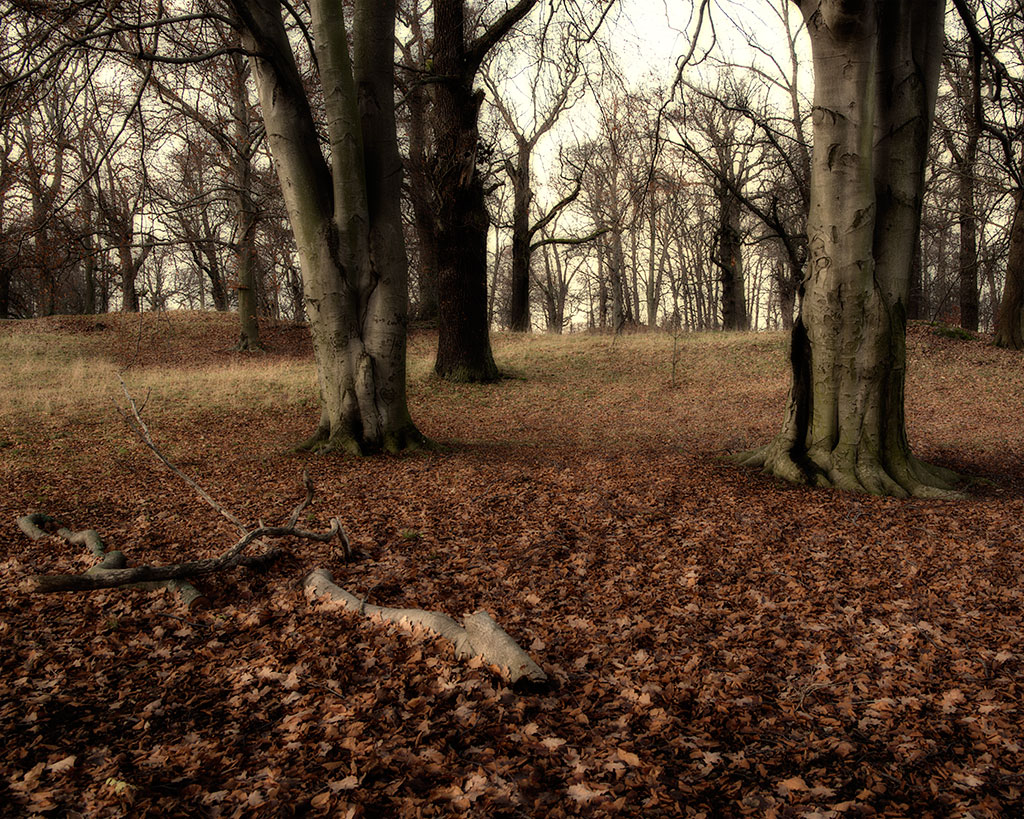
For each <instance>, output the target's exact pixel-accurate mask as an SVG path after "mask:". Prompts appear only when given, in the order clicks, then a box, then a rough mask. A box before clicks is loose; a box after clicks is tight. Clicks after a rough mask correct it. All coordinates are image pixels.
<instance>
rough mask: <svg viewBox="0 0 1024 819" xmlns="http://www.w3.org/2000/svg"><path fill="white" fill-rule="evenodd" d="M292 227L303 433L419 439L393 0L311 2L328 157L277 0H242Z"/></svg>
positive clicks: (380, 445)
mask: <svg viewBox="0 0 1024 819" xmlns="http://www.w3.org/2000/svg"><path fill="white" fill-rule="evenodd" d="M234 6H235V11H236V13H237V14H238V15H239V17H240V19H241V20H242V21H243V25H244V34H243V39H244V41H245V45H246V47H247V49H248V50H250V51H251V52H252V53H253V54H254V56H253V57H252V58H251V59H252V65H253V75H254V77H255V80H256V86H257V89H258V92H259V97H260V106H261V108H262V111H263V118H264V121H265V123H266V131H267V136H268V140H269V143H270V148H271V151H272V153H273V156H274V160H275V163H274V164H275V167H276V169H277V173H278V178H279V180H280V183H281V189H282V192H283V194H284V200H285V205H286V208H287V210H288V217H289V221H290V222H291V225H292V230H293V232H294V234H295V242H296V245H297V248H298V253H299V260H300V263H301V268H302V279H303V290H304V296H305V306H306V315H307V316H308V318H309V322H310V329H311V333H312V337H313V350H314V354H315V357H316V363H317V377H318V381H319V387H320V406H321V415H320V422H319V424H318V426H317V429H316V432H315V433H314V434H313V436H312V437H311V438H310V439H309V440H308V441H306V442H305V443H304V444H303V445H302V446H303V447H304V448H308V449H316V450H318V451H332V450H341V451H345V452H350V453H353V454H362V453H366V452H375V451H381V450H384V451H388V452H398V451H401V450H404V449H410V448H417V447H420V446H422V445H423V444H424V443H425V441H424V439H423V436H422V435H420V433H419V431H418V430H417V429H416V427H415V425H414V424H413V422H412V419H411V417H410V415H409V410H408V404H407V401H406V374H405V350H406V329H407V323H408V306H407V299H408V283H407V277H408V271H407V262H406V256H405V240H404V237H403V233H402V223H401V213H400V210H399V208H400V190H401V179H402V166H401V161H400V159H399V155H398V142H397V137H396V132H395V111H394V23H395V5H394V2H393V0H385V1H384V2H377V0H359V2H357V3H356V4H355V11H354V15H353V31H352V43H353V47H352V54H351V55H350V53H349V47H348V37H347V33H346V30H345V19H344V11H343V8H342V6H341V5H340V4H335V3H331V2H328V1H327V0H317V2H314V3H312V4H311V10H312V18H313V39H314V42H315V44H316V57H317V62H318V64H319V69H320V71H319V74H320V81H321V84H322V87H323V95H324V103H325V108H326V113H327V137H328V141H329V144H330V162H329V163H328V162H327V161H326V160H325V159H324V155H323V154H322V153H321V149H320V144H319V138H318V135H317V128H316V125H315V123H314V120H313V116H312V113H311V110H310V106H309V100H308V98H307V96H306V92H305V89H304V88H303V83H302V78H301V76H300V74H299V71H298V69H297V67H296V63H295V58H294V55H293V53H292V50H291V44H290V42H289V39H288V35H287V33H286V31H285V27H284V23H283V21H282V16H281V5H280V3H279V2H276V0H258V2H252V3H243V2H241V1H240V0H238V1H237V2H235V3H234Z"/></svg>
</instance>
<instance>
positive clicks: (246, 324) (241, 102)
mask: <svg viewBox="0 0 1024 819" xmlns="http://www.w3.org/2000/svg"><path fill="white" fill-rule="evenodd" d="M244 60H245V58H244V57H243V56H242V55H241V54H232V55H231V65H232V69H233V71H232V77H231V81H232V83H233V85H234V87H233V88H232V89H231V93H232V99H231V109H232V110H231V115H232V118H233V119H234V130H235V146H234V147H235V150H234V156H233V165H234V174H235V180H234V182H235V189H236V196H237V202H236V207H237V210H238V214H237V219H238V222H237V228H236V230H237V232H236V236H235V254H236V257H235V264H236V268H235V271H236V273H237V275H238V323H239V331H238V345H237V348H238V349H239V350H258V349H260V347H262V346H263V345H262V344H261V342H260V324H259V318H258V315H257V314H258V311H259V304H258V299H257V276H256V227H257V217H258V214H257V209H256V202H255V198H254V197H253V188H252V184H253V183H252V154H253V150H254V142H255V140H254V138H253V133H252V122H251V121H250V113H249V92H248V90H247V88H246V83H247V80H248V79H249V69H248V67H247V66H246V64H245V61H244ZM215 300H216V297H215Z"/></svg>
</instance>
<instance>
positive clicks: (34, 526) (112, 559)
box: [18, 513, 206, 611]
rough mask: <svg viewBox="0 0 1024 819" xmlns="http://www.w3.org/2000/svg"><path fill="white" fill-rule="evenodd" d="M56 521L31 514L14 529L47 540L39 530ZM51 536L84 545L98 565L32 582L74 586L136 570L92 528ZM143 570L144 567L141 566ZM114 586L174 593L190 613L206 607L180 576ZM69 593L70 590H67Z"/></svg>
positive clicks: (60, 529) (61, 529) (61, 530)
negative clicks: (64, 583)
mask: <svg viewBox="0 0 1024 819" xmlns="http://www.w3.org/2000/svg"><path fill="white" fill-rule="evenodd" d="M56 523H57V521H56V520H55V519H54V518H51V517H50V516H49V515H43V514H40V513H35V514H32V515H24V516H22V517H20V518H18V528H19V529H21V531H23V532H24V533H25V534H26V535H28V536H29V537H30V538H32V540H39V539H41V538H44V537H48V534H49V533H48V532H47V531H46V530H45V529H44V528H43V527H44V526H52V525H55V524H56ZM55 536H56V537H59V538H62V539H63V540H65V541H67V542H68V543H70V544H72V545H75V546H85V548H86V549H88V550H89V552H90V553H91V554H92V555H93V557H96V558H98V559H99V560H100V562H99V563H98V564H96V565H95V566H93V567H92V568H91V569H89V570H88V571H86V573H85V574H61V575H41V576H37V577H34V578H32V579H33V580H35V581H40V580H44V581H46V580H53V579H54V578H62V579H63V580H64V581H66V582H69V583H71V584H74V583H81V582H85V583H96V582H97V581H100V582H102V581H103V580H104V579H106V578H110V577H111V576H112V575H116V574H117V573H119V572H120V573H124V572H128V573H137V572H139V571H140V570H139V569H137V568H136V569H126V568H125V566H126V564H127V560H126V559H125V556H124V553H123V552H120V551H118V550H116V549H112V550H111V551H109V552H108V551H106V547H105V546H104V545H103V540H102V538H100V536H99V533H98V532H97V531H96V530H95V529H82V530H81V531H78V532H72V531H71V530H70V529H68V528H67V527H64V526H59V527H58V528H57V531H56V532H55ZM143 568H145V567H143ZM116 585H131V586H133V587H134V588H144V589H160V588H167V589H170V590H171V591H173V592H176V593H177V594H178V596H179V597H181V600H182V602H183V603H184V604H185V607H186V608H187V609H188V610H189V611H192V610H194V609H197V608H201V607H203V606H205V604H206V598H205V597H204V596H203V594H202V592H200V591H199V590H198V589H197V588H196V587H195V586H193V585H192V584H191V583H188V582H185V581H184V579H183V577H173V578H140V579H139V580H138V581H133V582H130V583H118V584H116ZM90 587H91V588H109V586H90ZM48 590H51V591H63V589H57V588H54V589H44V588H40V587H39V584H38V582H37V585H36V588H35V589H33V591H48ZM68 590H70V589H68Z"/></svg>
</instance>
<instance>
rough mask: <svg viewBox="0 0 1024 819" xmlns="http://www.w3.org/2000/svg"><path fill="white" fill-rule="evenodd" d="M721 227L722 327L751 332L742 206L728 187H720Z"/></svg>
mask: <svg viewBox="0 0 1024 819" xmlns="http://www.w3.org/2000/svg"><path fill="white" fill-rule="evenodd" d="M717 193H718V202H719V224H718V258H717V259H716V263H717V265H718V269H719V272H720V274H721V275H720V277H719V278H720V281H721V284H722V328H723V329H725V330H748V329H749V328H750V323H749V320H748V318H747V305H746V299H745V296H744V292H743V244H742V241H741V238H740V226H739V221H740V203H739V200H737V199H736V197H735V196H733V195H732V192H731V191H730V190H729V188H728V187H727V186H725V185H719V186H718V190H717Z"/></svg>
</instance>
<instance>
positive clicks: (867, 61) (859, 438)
mask: <svg viewBox="0 0 1024 819" xmlns="http://www.w3.org/2000/svg"><path fill="white" fill-rule="evenodd" d="M800 6H801V10H802V11H803V14H804V18H805V20H806V22H807V29H808V32H809V34H810V38H811V47H812V52H813V56H814V75H815V92H814V154H813V169H812V187H811V210H810V215H809V220H808V239H809V247H810V259H809V264H808V268H807V271H806V273H805V276H804V279H803V284H802V288H803V300H802V302H801V310H800V316H799V318H798V320H797V322H796V325H795V327H794V330H793V340H792V350H791V360H792V366H793V385H792V389H791V391H790V397H789V408H788V412H787V415H786V420H785V422H784V425H783V429H782V432H781V433H780V435H779V436H778V437H777V438H776V439H775V440H774V441H773V442H771V443H770V444H768V445H767V446H765V447H763V448H762V449H760V450H757V451H756V452H754V453H749V454H748V455H747V456H746V457H745V461H746V462H747V463H750V464H752V465H760V466H762V467H764V468H765V469H766V470H767V471H768V472H770V473H772V474H775V475H777V476H780V477H782V478H785V479H788V480H792V481H796V482H801V483H803V482H809V483H813V484H816V485H819V486H834V487H837V488H841V489H848V490H854V491H861V492H870V493H873V494H883V495H895V496H900V497H904V496H907V495H914V496H923V497H937V496H939V497H948V496H949V495H950V490H951V489H952V487H953V485H954V482H955V480H956V476H955V475H954V474H953V473H951V472H949V471H948V470H943V469H938V468H935V467H931V466H928V465H926V464H924V463H922V462H921V461H919V460H917V459H916V458H915V457H914V456H913V455H912V454H911V452H910V447H909V444H908V442H907V436H906V429H905V424H904V377H905V368H906V347H905V340H906V305H907V299H908V296H909V289H910V274H911V267H912V263H913V255H914V248H915V245H916V243H917V237H918V232H919V228H920V218H921V202H922V196H923V188H924V164H925V157H926V152H927V146H928V137H929V132H930V127H931V122H932V116H933V113H934V104H935V95H936V89H937V85H938V68H939V61H940V58H941V53H942V34H943V20H944V18H943V12H944V3H943V2H942V0H894V1H893V2H882V0H849V1H848V2H839V0H817V1H815V2H812V0H805V1H804V2H802V3H800Z"/></svg>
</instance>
